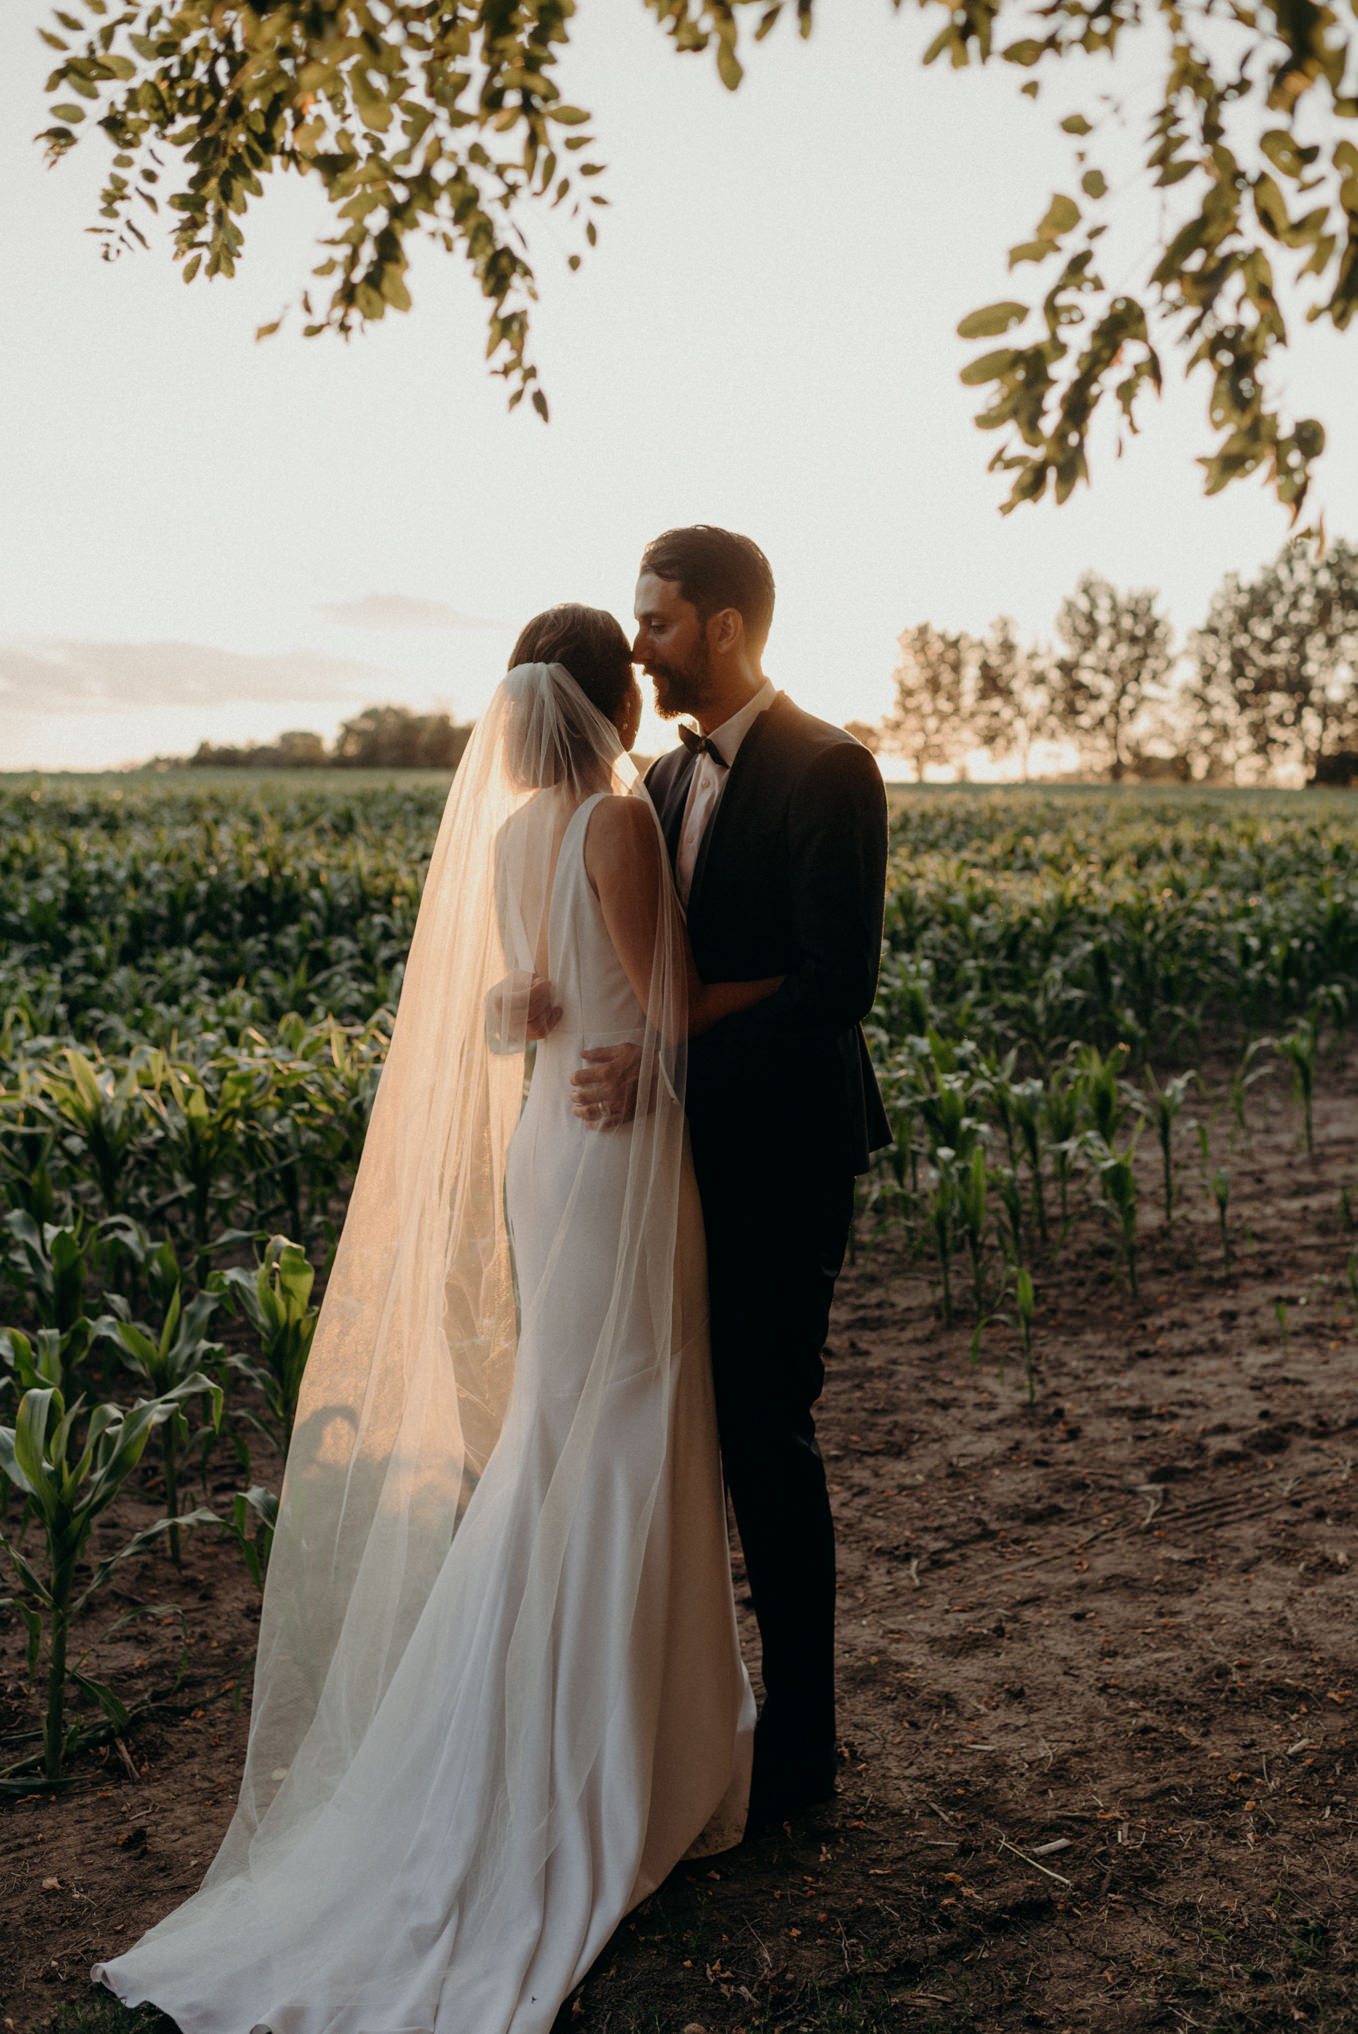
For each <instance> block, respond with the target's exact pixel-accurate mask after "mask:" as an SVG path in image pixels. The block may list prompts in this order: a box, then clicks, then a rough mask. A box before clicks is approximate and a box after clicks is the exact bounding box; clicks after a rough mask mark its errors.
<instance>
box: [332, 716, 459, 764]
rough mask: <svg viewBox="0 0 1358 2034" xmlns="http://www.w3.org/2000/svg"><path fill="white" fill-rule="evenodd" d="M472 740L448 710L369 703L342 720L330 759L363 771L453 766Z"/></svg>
mask: <svg viewBox="0 0 1358 2034" xmlns="http://www.w3.org/2000/svg"><path fill="white" fill-rule="evenodd" d="M470 739H471V729H470V727H463V726H459V725H457V724H456V723H455V722H454V721H453V720H451V719H450V718H449V716H448V715H447V714H446V713H412V712H411V711H410V709H409V708H408V707H405V706H369V707H365V708H364V710H363V712H362V713H359V714H355V716H354V718H353V719H352V720H346V721H345V723H344V725H343V727H342V728H341V729H340V731H339V735H338V737H337V738H336V741H335V749H334V761H335V762H336V763H339V764H341V765H345V766H347V767H349V768H351V769H363V770H455V769H456V768H457V765H458V763H459V762H460V760H461V758H462V752H463V750H464V749H465V748H466V746H467V743H468V742H469V741H470Z"/></svg>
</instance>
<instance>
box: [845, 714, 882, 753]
mask: <svg viewBox="0 0 1358 2034" xmlns="http://www.w3.org/2000/svg"><path fill="white" fill-rule="evenodd" d="M844 732H845V734H851V735H852V736H853V738H854V740H855V741H856V742H861V743H862V744H863V747H864V748H865V749H867V750H868V752H869V753H870V754H871V755H874V756H875V755H876V754H877V753H878V751H879V749H880V748H881V746H882V727H881V722H880V721H871V720H846V721H845V723H844Z"/></svg>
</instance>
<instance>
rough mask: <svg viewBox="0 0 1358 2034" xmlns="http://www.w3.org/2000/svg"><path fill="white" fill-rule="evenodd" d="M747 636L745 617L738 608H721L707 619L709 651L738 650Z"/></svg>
mask: <svg viewBox="0 0 1358 2034" xmlns="http://www.w3.org/2000/svg"><path fill="white" fill-rule="evenodd" d="M744 634H745V617H744V615H743V614H742V613H741V611H740V609H739V608H738V607H719V608H718V609H717V612H716V613H715V614H711V615H709V616H708V618H707V647H708V648H709V650H721V651H725V652H728V653H729V652H730V651H732V650H738V649H739V648H740V645H741V641H742V639H743V638H744Z"/></svg>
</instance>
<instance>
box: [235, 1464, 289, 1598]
mask: <svg viewBox="0 0 1358 2034" xmlns="http://www.w3.org/2000/svg"><path fill="white" fill-rule="evenodd" d="M277 1524H278V1494H277V1492H276V1491H273V1490H268V1489H266V1488H265V1486H264V1485H263V1484H262V1483H252V1484H251V1486H250V1488H249V1489H248V1490H238V1491H237V1492H236V1494H235V1496H234V1497H233V1498H232V1500H231V1517H230V1520H229V1521H228V1530H229V1531H230V1533H231V1536H232V1538H233V1539H234V1540H235V1542H236V1545H237V1546H238V1547H239V1548H240V1551H241V1558H242V1559H243V1560H244V1562H245V1567H246V1572H247V1573H248V1575H249V1577H250V1580H251V1581H252V1582H253V1583H254V1585H255V1587H256V1589H258V1590H259V1591H260V1592H261V1594H262V1593H263V1589H264V1576H265V1572H266V1570H267V1568H268V1565H269V1553H270V1550H271V1549H272V1547H273V1536H274V1528H275V1527H276V1526H277Z"/></svg>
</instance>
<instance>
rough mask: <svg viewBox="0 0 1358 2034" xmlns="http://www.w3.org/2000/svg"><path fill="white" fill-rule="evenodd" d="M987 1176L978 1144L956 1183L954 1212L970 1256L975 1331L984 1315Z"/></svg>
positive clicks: (982, 1153) (982, 1154) (981, 1150)
mask: <svg viewBox="0 0 1358 2034" xmlns="http://www.w3.org/2000/svg"><path fill="white" fill-rule="evenodd" d="M987 1177H988V1175H987V1172H986V1162H985V1151H984V1150H983V1148H982V1147H981V1146H980V1145H979V1144H978V1145H977V1146H976V1148H975V1150H974V1151H973V1152H972V1154H971V1164H970V1165H969V1166H968V1167H967V1169H966V1171H965V1172H964V1173H963V1175H962V1177H961V1179H960V1180H959V1181H958V1183H957V1206H958V1212H959V1213H960V1214H961V1217H962V1230H963V1234H964V1235H965V1237H966V1239H967V1254H968V1256H969V1257H970V1259H971V1299H972V1305H973V1307H974V1308H975V1310H976V1322H977V1329H978V1332H979V1329H980V1324H981V1322H982V1320H983V1319H984V1317H985V1258H986V1249H985V1239H986V1181H987Z"/></svg>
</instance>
